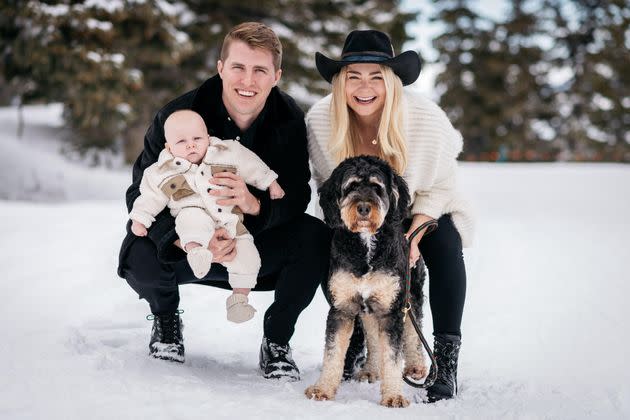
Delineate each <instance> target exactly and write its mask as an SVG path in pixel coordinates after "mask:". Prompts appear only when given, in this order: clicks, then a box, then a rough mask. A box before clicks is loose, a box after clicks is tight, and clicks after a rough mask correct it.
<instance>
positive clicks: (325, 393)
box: [304, 385, 335, 401]
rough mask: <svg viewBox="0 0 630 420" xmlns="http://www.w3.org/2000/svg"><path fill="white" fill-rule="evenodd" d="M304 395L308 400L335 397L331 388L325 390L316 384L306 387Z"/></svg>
mask: <svg viewBox="0 0 630 420" xmlns="http://www.w3.org/2000/svg"><path fill="white" fill-rule="evenodd" d="M304 395H306V398H308V399H309V400H316V401H328V400H334V399H335V392H334V391H333V390H325V389H323V388H321V387H319V386H317V385H312V386H309V387H308V388H306V391H304Z"/></svg>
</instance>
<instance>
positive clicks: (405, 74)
mask: <svg viewBox="0 0 630 420" xmlns="http://www.w3.org/2000/svg"><path fill="white" fill-rule="evenodd" d="M358 63H376V64H382V65H384V66H388V67H390V68H391V69H392V70H393V71H394V73H395V74H396V76H398V77H400V80H401V81H402V84H403V86H407V85H410V84H412V83H413V82H415V81H416V80H417V79H418V76H419V75H420V70H421V69H422V62H421V61H420V56H419V55H418V53H416V52H415V51H405V52H404V53H402V54H399V55H397V56H396V57H393V58H389V59H386V60H382V59H379V58H378V57H375V58H374V59H373V60H372V59H370V58H364V59H360V60H353V61H349V60H339V61H337V60H333V59H330V58H328V57H326V56H325V55H324V54H322V53H319V52H317V53H315V65H316V66H317V71H319V74H321V76H322V77H323V78H324V80H326V81H327V82H328V83H332V78H333V76H334V75H335V74H337V73H339V71H340V70H341V68H342V67H344V66H347V65H348V64H358Z"/></svg>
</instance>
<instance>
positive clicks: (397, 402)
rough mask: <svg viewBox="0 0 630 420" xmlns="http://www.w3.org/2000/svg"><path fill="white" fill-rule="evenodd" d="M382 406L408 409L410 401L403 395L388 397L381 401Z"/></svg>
mask: <svg viewBox="0 0 630 420" xmlns="http://www.w3.org/2000/svg"><path fill="white" fill-rule="evenodd" d="M381 405H384V406H385V407H391V408H399V407H407V406H408V405H409V400H408V399H407V398H405V397H403V396H402V395H387V396H383V399H381Z"/></svg>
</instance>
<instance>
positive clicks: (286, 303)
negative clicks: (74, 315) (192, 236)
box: [122, 214, 331, 344]
mask: <svg viewBox="0 0 630 420" xmlns="http://www.w3.org/2000/svg"><path fill="white" fill-rule="evenodd" d="M330 238H331V236H330V230H329V229H328V227H326V225H325V224H324V223H323V222H322V221H320V220H319V219H316V218H314V217H312V216H309V215H307V214H304V215H303V216H301V217H299V218H297V219H295V220H294V221H292V222H290V223H287V224H284V225H282V226H279V227H276V228H273V229H268V230H266V231H264V232H262V233H260V234H259V235H257V236H256V237H255V238H254V243H255V244H256V247H257V248H258V252H259V253H260V258H261V263H262V266H261V269H260V272H259V273H258V282H257V284H256V287H255V288H254V289H253V290H275V299H274V302H273V303H272V304H271V306H269V308H268V309H267V311H266V312H265V316H264V334H265V336H266V337H267V338H268V339H269V340H271V341H272V342H275V343H278V344H286V343H288V342H289V340H290V339H291V336H292V335H293V332H294V329H295V323H296V321H297V318H298V316H299V315H300V313H301V312H302V311H303V310H304V309H305V308H306V307H307V306H308V305H309V304H310V303H311V301H312V300H313V296H314V295H315V292H316V291H317V287H318V286H319V284H320V283H321V281H322V280H323V279H325V278H326V276H327V275H328V263H329V258H330ZM122 272H123V275H124V277H125V279H126V280H127V283H129V285H130V286H131V287H132V288H133V289H134V290H135V291H136V292H137V293H138V295H139V296H140V298H142V299H146V300H147V301H148V302H149V305H150V307H151V312H152V313H154V314H160V313H166V312H172V311H175V310H176V309H177V307H178V305H179V291H178V286H179V285H180V284H185V283H196V284H204V285H209V286H215V287H221V288H224V289H230V285H229V283H228V282H227V279H228V275H227V270H226V269H225V267H223V266H222V265H220V264H213V265H212V269H211V270H210V273H208V275H207V276H206V277H205V278H204V279H197V278H196V277H195V276H194V275H193V273H192V270H191V269H190V266H189V265H188V262H187V261H186V260H185V259H184V260H182V261H180V262H178V263H175V264H164V263H162V262H160V261H159V260H158V258H157V252H156V248H155V245H154V244H153V242H152V241H151V240H149V239H148V238H146V237H143V238H137V239H136V240H135V241H134V242H133V244H132V245H131V246H130V248H129V251H128V253H127V255H126V256H125V258H124V261H123V265H122Z"/></svg>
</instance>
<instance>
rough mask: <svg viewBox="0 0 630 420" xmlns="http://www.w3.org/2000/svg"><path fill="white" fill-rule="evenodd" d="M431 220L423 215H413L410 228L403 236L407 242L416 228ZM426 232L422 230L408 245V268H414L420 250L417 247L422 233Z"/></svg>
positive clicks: (425, 229)
mask: <svg viewBox="0 0 630 420" xmlns="http://www.w3.org/2000/svg"><path fill="white" fill-rule="evenodd" d="M432 219H433V218H432V217H429V216H427V215H424V214H415V215H414V216H413V220H412V221H411V226H410V227H409V230H408V231H407V233H406V234H405V237H406V238H407V240H409V237H410V236H411V234H412V233H413V231H414V230H416V229H417V228H418V227H420V225H421V224H423V223H424V222H428V221H429V220H432ZM426 231H427V228H424V229H422V230H421V231H420V232H419V233H418V234H417V235H416V236H415V237H414V238H413V240H412V241H411V243H410V244H409V266H410V267H415V266H416V262H418V258H420V249H419V248H418V245H419V244H420V240H421V239H422V236H424V233H425V232H426Z"/></svg>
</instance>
